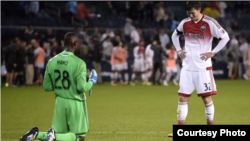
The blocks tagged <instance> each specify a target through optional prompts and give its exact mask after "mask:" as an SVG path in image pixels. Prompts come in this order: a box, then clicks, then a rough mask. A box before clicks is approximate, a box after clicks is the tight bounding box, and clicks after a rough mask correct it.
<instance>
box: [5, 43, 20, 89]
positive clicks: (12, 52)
mask: <svg viewBox="0 0 250 141" xmlns="http://www.w3.org/2000/svg"><path fill="white" fill-rule="evenodd" d="M12 41H13V44H10V45H9V46H8V47H7V48H6V52H5V65H6V69H7V76H6V82H7V83H6V84H5V87H9V86H10V87H14V86H15V85H13V84H12V82H13V78H14V70H15V68H16V66H17V64H16V51H17V49H18V44H17V40H16V39H13V40H12Z"/></svg>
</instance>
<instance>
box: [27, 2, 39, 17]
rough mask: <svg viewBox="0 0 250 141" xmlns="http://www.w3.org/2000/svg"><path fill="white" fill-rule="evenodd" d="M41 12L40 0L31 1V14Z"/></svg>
mask: <svg viewBox="0 0 250 141" xmlns="http://www.w3.org/2000/svg"><path fill="white" fill-rule="evenodd" d="M38 12H39V1H31V2H30V3H29V14H30V15H31V16H35V15H36V14H37V13H38Z"/></svg>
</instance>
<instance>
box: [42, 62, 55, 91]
mask: <svg viewBox="0 0 250 141" xmlns="http://www.w3.org/2000/svg"><path fill="white" fill-rule="evenodd" d="M49 62H50V61H49ZM49 62H48V64H47V65H46V71H45V74H44V80H43V89H44V90H45V91H46V92H48V91H54V86H53V81H52V78H51V74H50V71H49V68H50V66H49V64H50V63H49Z"/></svg>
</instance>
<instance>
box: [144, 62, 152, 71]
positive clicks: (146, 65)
mask: <svg viewBox="0 0 250 141" xmlns="http://www.w3.org/2000/svg"><path fill="white" fill-rule="evenodd" d="M145 69H146V70H152V69H153V61H147V62H146V64H145Z"/></svg>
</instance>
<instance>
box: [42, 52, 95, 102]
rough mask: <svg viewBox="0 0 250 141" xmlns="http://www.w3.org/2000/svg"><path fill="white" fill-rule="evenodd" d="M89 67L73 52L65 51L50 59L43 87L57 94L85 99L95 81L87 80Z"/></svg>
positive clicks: (69, 97) (63, 96)
mask: <svg viewBox="0 0 250 141" xmlns="http://www.w3.org/2000/svg"><path fill="white" fill-rule="evenodd" d="M86 79H87V68H86V64H85V62H84V61H83V60H81V59H80V58H78V57H77V56H75V55H74V54H73V53H72V52H69V51H63V52H61V53H60V54H58V55H56V56H55V57H53V58H51V59H50V60H49V61H48V64H47V66H46V71H45V75H44V81H43V88H44V90H45V91H54V92H55V95H56V96H59V97H62V98H66V99H75V100H81V101H84V100H85V99H86V96H85V92H86V91H89V90H90V89H91V88H92V86H93V83H92V82H87V80H86Z"/></svg>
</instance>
